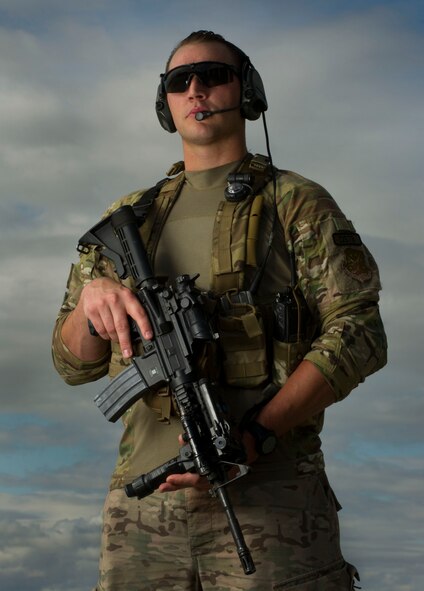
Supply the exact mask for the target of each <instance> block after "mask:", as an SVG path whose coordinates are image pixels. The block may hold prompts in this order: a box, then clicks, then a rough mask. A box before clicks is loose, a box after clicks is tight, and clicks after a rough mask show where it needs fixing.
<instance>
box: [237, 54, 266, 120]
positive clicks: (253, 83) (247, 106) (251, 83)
mask: <svg viewBox="0 0 424 591" xmlns="http://www.w3.org/2000/svg"><path fill="white" fill-rule="evenodd" d="M240 109H241V114H242V115H243V117H245V118H246V119H248V120H249V121H255V120H256V119H259V117H260V116H261V114H262V113H263V112H264V111H266V110H267V109H268V103H267V100H266V96H265V89H264V85H263V82H262V78H261V77H260V75H259V72H258V71H257V70H255V68H254V67H253V66H252V64H251V62H250V60H249V58H247V59H246V61H245V62H244V64H243V67H242V80H241V104H240Z"/></svg>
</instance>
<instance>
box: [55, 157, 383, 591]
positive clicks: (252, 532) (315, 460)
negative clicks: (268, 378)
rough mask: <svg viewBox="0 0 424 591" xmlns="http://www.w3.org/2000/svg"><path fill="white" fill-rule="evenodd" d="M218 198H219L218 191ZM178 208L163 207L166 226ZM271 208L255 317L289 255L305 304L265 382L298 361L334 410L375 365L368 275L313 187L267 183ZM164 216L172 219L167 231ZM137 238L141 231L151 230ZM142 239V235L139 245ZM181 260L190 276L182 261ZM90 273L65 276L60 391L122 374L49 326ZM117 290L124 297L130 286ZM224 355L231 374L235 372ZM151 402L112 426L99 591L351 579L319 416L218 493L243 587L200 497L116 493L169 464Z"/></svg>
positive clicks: (165, 405) (232, 391) (373, 275)
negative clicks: (246, 560)
mask: <svg viewBox="0 0 424 591" xmlns="http://www.w3.org/2000/svg"><path fill="white" fill-rule="evenodd" d="M221 168H223V167H221ZM225 172H227V170H226V169H225ZM184 175H185V176H184ZM185 177H187V180H186V181H185ZM225 177H226V174H225V175H223V178H224V179H225ZM178 179H179V181H178ZM189 179H190V174H189V173H181V174H180V175H179V177H178V178H177V182H184V181H185V182H188V180H189ZM218 184H219V183H218ZM219 190H220V194H221V195H222V191H223V186H221V187H220V189H219ZM212 193H213V192H212ZM262 193H263V197H264V207H263V211H262V215H261V221H260V235H261V236H268V235H269V232H270V229H271V220H272V210H273V191H272V183H269V184H268V185H267V186H266V187H265V189H264V190H263V191H262ZM140 195H141V192H138V193H134V194H132V195H129V196H127V197H125V198H123V199H121V200H119V201H118V202H116V203H114V204H113V206H112V207H111V208H110V209H109V210H108V211H107V212H106V215H108V214H110V213H111V211H112V210H113V209H116V208H117V207H119V206H120V205H122V204H123V203H134V202H135V201H137V200H138V199H139V197H140ZM180 200H181V201H182V202H184V189H183V192H182V193H181V197H179V199H178V200H177V202H176V203H177V206H178V204H179V201H180ZM177 206H174V209H175V211H176V212H177V214H178V207H177ZM157 207H160V205H159V201H158V203H155V205H154V206H153V208H152V212H151V215H150V216H149V218H154V217H155V215H156V214H157V211H155V208H157ZM214 207H215V206H214ZM277 207H278V215H279V221H280V223H279V224H278V225H277V227H276V231H275V238H274V242H273V249H272V252H271V255H270V258H269V261H268V264H267V267H266V271H265V274H264V278H263V281H262V283H261V287H260V290H259V300H261V301H262V302H264V305H266V303H267V302H269V300H270V298H272V296H273V295H274V294H275V293H276V291H278V290H279V289H281V287H282V286H284V285H288V284H289V282H290V256H291V253H293V254H294V256H295V262H296V271H297V277H298V284H299V289H300V290H301V292H302V294H303V296H304V298H305V300H306V302H307V305H308V308H309V310H310V314H311V321H310V323H309V326H310V330H309V331H308V334H307V338H306V339H305V340H304V341H302V342H299V343H294V344H287V343H280V342H278V341H275V340H274V341H273V344H272V346H273V347H274V354H273V360H272V367H269V368H268V369H267V371H269V373H270V375H272V378H273V380H274V381H275V382H276V383H278V384H280V385H282V384H284V382H285V380H286V379H287V376H288V375H289V374H290V373H292V372H293V371H294V369H295V368H296V366H297V365H298V364H299V363H300V361H301V360H302V359H303V358H304V359H308V360H309V361H310V362H312V363H313V364H314V365H315V366H316V367H317V368H318V369H319V370H320V371H321V372H322V374H323V375H324V377H325V378H326V380H327V381H328V382H329V383H330V385H331V386H332V388H333V390H334V393H335V398H336V400H342V399H343V398H344V397H345V396H346V395H347V394H348V393H349V392H350V391H351V390H352V389H353V388H355V387H356V386H357V385H358V383H360V382H362V381H363V380H364V379H365V377H366V376H367V375H369V374H370V373H372V372H374V371H376V370H378V369H379V368H380V367H382V366H383V365H384V364H385V362H386V340H385V334H384V329H383V327H382V324H381V319H380V316H379V311H378V292H379V289H380V282H379V277H378V270H377V267H376V264H375V262H374V260H373V258H372V256H371V254H370V253H369V251H368V250H367V249H366V247H365V246H364V245H363V244H362V241H361V240H360V238H359V236H358V235H357V234H356V233H355V232H354V228H353V226H352V224H351V222H349V221H348V220H346V218H345V216H344V215H343V213H342V212H341V211H340V210H339V208H338V207H337V205H336V204H335V202H334V200H333V199H332V198H331V196H330V195H329V194H328V193H327V192H326V191H325V189H323V188H322V187H320V186H319V185H317V184H316V183H313V182H312V181H309V180H307V179H305V178H303V177H301V176H299V175H297V174H295V173H292V172H287V171H279V172H278V178H277ZM214 211H216V208H215V210H214ZM186 213H187V212H183V213H182V214H181V219H185V218H187V215H186ZM172 215H173V210H171V213H170V214H169V219H172ZM150 225H151V224H150ZM167 225H169V220H168V221H167ZM167 225H165V231H166V228H167ZM145 226H146V227H148V226H149V219H148V221H147V223H146V224H145ZM143 231H145V228H144V227H143V228H142V234H143ZM230 233H231V234H232V238H231V240H232V244H229V246H228V247H225V248H224V249H223V251H222V252H223V253H224V255H225V256H226V253H227V250H228V248H230V249H231V254H232V260H231V261H230V263H231V265H232V266H233V267H237V265H238V264H239V266H243V262H241V263H239V260H240V261H242V257H240V259H239V258H238V257H237V248H238V246H239V243H240V244H241V243H242V237H241V236H240V237H237V227H234V228H232V229H231V230H230ZM204 234H205V237H204V244H203V245H202V246H203V247H204V248H206V249H208V252H209V251H210V238H209V239H208V238H207V235H208V233H207V232H205V233H204ZM209 235H210V234H209ZM144 240H145V242H146V241H148V236H146V235H144ZM161 240H162V238H161ZM231 240H230V241H231ZM188 248H190V245H189V246H188ZM191 248H192V246H191ZM265 248H266V244H265V241H261V242H259V243H258V260H259V261H260V260H262V257H263V255H264V252H265ZM167 252H168V253H169V252H170V251H169V250H168V251H167ZM165 254H166V253H165ZM215 254H216V251H214V256H215ZM224 255H223V256H224ZM152 258H153V255H152ZM157 258H158V260H159V261H161V260H162V261H163V260H166V256H165V257H163V256H162V257H161V256H160V242H159V249H158V257H157ZM184 260H185V261H186V264H187V266H188V267H189V265H190V256H188V257H187V258H185V259H184ZM177 264H178V263H177ZM180 264H181V265H182V263H180ZM214 264H215V262H214ZM187 266H185V267H184V268H182V266H181V267H180V268H176V269H175V270H174V269H168V268H164V269H162V268H161V266H160V264H158V265H155V272H156V274H158V275H161V274H167V275H170V276H171V277H172V276H175V274H179V273H181V272H187V273H192V272H193V273H194V272H196V271H197V270H198V269H190V268H187ZM158 267H159V268H158ZM215 267H216V264H215ZM174 271H175V273H174ZM242 271H243V272H245V273H246V277H247V279H249V277H250V276H251V274H252V272H253V270H251V269H249V268H247V267H246V268H244V269H242ZM102 275H108V276H111V277H115V278H116V275H115V273H114V269H113V266H112V264H111V263H110V262H109V261H108V260H106V259H104V258H103V257H102V256H101V255H100V254H99V252H97V251H96V250H91V251H90V252H89V253H88V254H85V255H82V256H81V260H80V264H79V266H78V265H75V266H73V268H72V271H71V275H70V279H69V282H68V290H67V293H66V295H65V300H64V303H63V305H62V308H61V311H60V313H59V317H58V320H57V324H56V329H55V333H54V339H53V357H54V361H55V365H56V367H57V369H58V371H59V373H60V374H61V375H62V376H63V378H64V379H65V381H67V382H68V383H69V384H79V383H84V382H87V381H91V380H95V379H98V378H99V377H101V376H102V375H105V374H106V373H109V375H110V376H111V377H114V376H115V375H117V373H119V371H121V370H122V368H123V366H124V365H125V363H126V362H125V361H124V360H123V359H122V357H121V355H120V351H119V347H118V346H117V345H115V344H113V343H112V344H111V353H110V355H107V356H105V357H104V358H103V359H100V360H99V361H98V362H92V363H86V362H81V361H80V360H78V359H77V358H75V356H74V355H72V354H71V353H70V351H68V350H67V349H66V347H65V346H64V344H63V343H62V341H61V338H60V329H61V325H62V323H63V322H64V320H65V318H66V316H67V315H68V314H69V313H70V311H71V310H72V309H73V308H74V307H75V306H76V304H77V302H78V298H79V294H80V293H81V290H82V287H83V286H84V284H86V283H88V282H89V281H91V280H92V279H93V278H95V277H98V276H102ZM126 283H127V285H128V286H130V287H131V282H130V281H128V280H126ZM212 283H213V281H212ZM202 287H203V286H202ZM206 287H207V286H206ZM224 332H225V331H224ZM268 336H269V335H268ZM221 337H222V341H225V340H226V338H225V335H224V334H223V335H221ZM227 340H229V341H231V339H227ZM224 346H225V342H224ZM246 351H247V352H246V355H244V357H245V360H244V361H245V363H244V366H243V368H242V370H239V368H238V367H236V371H235V370H234V367H232V368H230V370H231V371H229V377H228V380H227V385H225V384H224V385H223V391H224V392H225V395H226V400H227V401H228V404H229V406H230V408H231V411H232V413H233V416H234V417H235V420H239V419H240V418H241V416H242V415H243V414H244V412H245V411H246V410H247V408H249V407H250V406H252V405H253V404H254V403H255V402H257V401H258V399H259V398H260V393H261V384H260V380H259V383H255V381H254V379H255V376H253V378H252V376H248V378H249V379H247V381H243V379H240V375H241V374H242V373H243V372H246V367H248V368H249V367H250V366H253V365H254V364H252V360H251V359H250V358H249V353H248V351H249V347H246ZM235 353H236V355H235V359H236V361H235V363H234V365H235V366H241V365H242V363H241V362H240V360H239V359H238V358H237V351H236V352H235ZM246 360H247V361H246ZM234 371H235V373H234ZM240 371H241V373H240ZM234 375H235V376H236V377H235V378H234ZM243 375H246V374H243ZM231 380H233V381H231ZM228 383H230V384H231V387H228ZM159 394H160V395H159V396H155V397H154V398H153V399H152V400H150V401H149V406H150V408H147V406H146V404H145V403H144V402H142V401H139V402H137V403H136V404H134V405H133V407H132V408H131V409H129V411H127V413H125V415H124V417H123V422H124V427H125V431H124V434H123V437H122V441H121V446H120V453H119V458H118V462H117V466H116V469H115V472H114V474H113V476H112V481H111V492H110V494H109V496H108V498H107V501H106V504H105V508H104V528H103V538H102V559H101V573H100V579H99V584H98V590H99V591H100V590H103V591H106V590H108V591H112V589H113V590H114V591H117V590H118V589H121V588H122V589H125V591H132V590H133V589H134V591H135V590H136V589H137V590H139V589H146V590H148V589H152V590H153V589H173V590H174V589H175V590H180V589H187V590H188V589H190V590H193V589H203V591H206V590H207V589H214V590H215V591H217V590H220V591H225V590H227V589H228V590H229V589H243V590H251V589H261V590H262V589H264V590H266V589H270V590H271V589H296V590H297V591H312V590H317V591H320V590H326V591H327V590H331V589H338V590H345V589H346V590H347V589H351V588H352V585H353V582H352V581H353V573H354V568H353V567H351V566H350V565H347V564H346V563H345V562H344V560H343V558H342V555H341V552H340V548H339V536H338V521H337V515H336V505H335V501H334V496H333V493H332V491H331V488H330V487H329V485H328V482H327V480H326V477H325V473H324V460H323V456H322V452H321V441H320V436H319V434H320V431H321V429H322V425H323V416H324V413H320V414H319V415H317V416H315V417H312V418H311V419H310V420H309V421H307V422H305V423H304V424H302V425H299V426H298V427H297V428H295V429H292V430H291V431H290V432H289V433H287V434H286V435H284V436H283V437H282V438H281V439H280V441H279V445H278V447H277V449H276V451H275V452H273V453H272V454H271V455H269V456H265V457H263V458H260V459H259V460H258V461H257V462H255V464H254V470H253V471H252V472H253V473H252V474H250V475H248V476H247V477H245V478H243V480H242V481H241V482H240V483H236V484H234V485H232V486H231V488H230V494H231V498H232V501H233V504H234V507H235V510H236V514H237V517H238V519H239V521H240V523H241V525H242V528H243V533H244V534H245V537H246V541H247V543H248V546H249V547H250V549H251V551H252V555H253V559H254V561H255V564H256V566H257V572H256V573H255V574H254V575H251V576H249V577H246V576H244V575H243V573H242V571H241V567H240V564H239V562H238V557H237V554H236V552H235V549H234V547H233V542H232V539H230V537H229V533H228V527H227V524H226V519H225V516H224V514H223V512H222V510H221V508H220V507H215V505H214V503H215V502H214V501H213V500H211V499H210V498H209V496H208V494H207V493H199V492H198V491H193V490H189V491H183V492H181V491H180V492H177V493H166V494H153V495H151V496H150V497H149V498H148V499H144V500H142V501H137V500H134V499H132V500H129V499H127V498H126V497H125V494H124V493H123V491H122V486H123V485H124V484H127V483H129V482H131V481H132V480H133V479H134V478H136V477H137V476H138V475H139V474H140V473H142V472H146V471H148V470H151V469H152V468H154V467H156V466H157V465H159V464H161V463H163V462H164V461H166V460H167V459H169V458H170V457H173V456H175V455H177V452H178V449H177V447H178V446H177V441H176V435H177V433H178V432H179V430H180V425H179V421H178V418H177V417H175V416H173V412H172V404H171V399H170V397H169V396H167V393H166V392H160V393H159ZM152 410H153V411H154V412H152ZM152 442H154V443H153V445H152ZM152 448H154V449H153V451H152ZM196 581H197V582H196ZM199 581H201V586H200V583H199ZM118 582H119V583H118ZM119 585H121V586H119ZM196 585H198V586H197V587H196Z"/></svg>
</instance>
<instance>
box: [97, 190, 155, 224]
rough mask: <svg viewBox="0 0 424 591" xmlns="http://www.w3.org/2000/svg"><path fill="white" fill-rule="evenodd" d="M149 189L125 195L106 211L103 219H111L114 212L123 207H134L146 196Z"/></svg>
mask: <svg viewBox="0 0 424 591" xmlns="http://www.w3.org/2000/svg"><path fill="white" fill-rule="evenodd" d="M146 191H147V189H139V190H137V191H133V192H132V193H128V195H124V196H122V197H119V198H118V199H116V200H115V201H114V202H113V203H111V205H109V207H108V208H107V209H106V211H105V212H104V213H103V215H102V219H105V218H107V217H109V216H110V215H111V214H112V213H113V212H114V211H116V210H117V209H119V208H120V207H122V206H123V205H134V204H135V203H137V201H139V200H140V198H141V197H142V196H143V195H144V193H145V192H146Z"/></svg>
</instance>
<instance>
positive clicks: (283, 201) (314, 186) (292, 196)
mask: <svg viewBox="0 0 424 591" xmlns="http://www.w3.org/2000/svg"><path fill="white" fill-rule="evenodd" d="M267 193H268V196H270V195H273V187H272V181H271V182H270V183H268V186H267ZM276 201H277V207H278V212H279V216H280V219H281V221H282V222H283V224H284V226H285V227H286V228H290V227H293V226H294V225H297V224H298V223H299V222H300V221H306V220H308V221H313V220H316V221H318V220H320V219H324V218H327V217H328V216H330V217H331V216H336V217H344V215H343V213H342V212H341V210H340V208H339V206H338V204H337V203H336V201H335V199H334V198H333V196H332V195H331V194H330V193H329V192H328V191H327V189H325V188H324V187H323V186H322V185H320V184H319V183H318V182H316V181H313V180H311V179H309V178H306V177H305V176H302V175H301V174H298V173H296V172H293V171H290V170H282V169H277V170H276Z"/></svg>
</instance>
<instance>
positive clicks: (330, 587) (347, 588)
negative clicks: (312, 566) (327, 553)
mask: <svg viewBox="0 0 424 591" xmlns="http://www.w3.org/2000/svg"><path fill="white" fill-rule="evenodd" d="M341 564H342V566H341ZM355 580H356V581H359V575H358V571H357V570H356V568H355V567H354V566H353V565H352V564H349V563H348V562H344V561H343V562H342V563H340V562H338V563H337V564H336V565H330V566H329V567H328V568H323V569H320V570H318V571H313V572H312V573H307V574H305V575H300V576H298V577H295V578H293V579H290V580H289V581H286V582H285V583H281V584H277V585H274V587H273V591H352V590H353V589H355V588H356V587H355Z"/></svg>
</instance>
